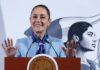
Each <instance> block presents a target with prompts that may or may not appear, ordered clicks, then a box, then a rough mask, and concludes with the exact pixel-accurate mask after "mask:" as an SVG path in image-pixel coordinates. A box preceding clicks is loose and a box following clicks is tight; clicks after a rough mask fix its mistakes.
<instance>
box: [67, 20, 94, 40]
mask: <svg viewBox="0 0 100 70" xmlns="http://www.w3.org/2000/svg"><path fill="white" fill-rule="evenodd" d="M89 26H90V27H92V25H91V24H90V23H88V22H84V21H80V22H76V23H74V24H72V25H71V27H70V28H69V31H68V41H71V40H72V39H73V35H77V36H78V37H79V41H81V40H82V35H83V33H84V32H85V31H86V30H87V29H88V27H89Z"/></svg>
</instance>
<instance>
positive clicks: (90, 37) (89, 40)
mask: <svg viewBox="0 0 100 70" xmlns="http://www.w3.org/2000/svg"><path fill="white" fill-rule="evenodd" d="M80 45H81V47H82V48H84V49H85V50H87V51H93V50H94V49H95V47H96V36H95V32H94V30H93V28H92V27H88V29H87V30H86V31H85V32H84V33H83V35H82V40H81V41H80Z"/></svg>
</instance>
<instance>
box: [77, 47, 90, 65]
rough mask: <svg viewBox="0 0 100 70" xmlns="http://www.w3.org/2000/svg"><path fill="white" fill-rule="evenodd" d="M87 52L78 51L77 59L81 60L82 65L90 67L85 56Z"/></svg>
mask: <svg viewBox="0 0 100 70" xmlns="http://www.w3.org/2000/svg"><path fill="white" fill-rule="evenodd" d="M85 54H86V52H85V51H82V50H81V49H78V50H77V52H76V57H78V58H80V59H81V64H86V65H88V66H89V63H88V62H87V58H86V56H85Z"/></svg>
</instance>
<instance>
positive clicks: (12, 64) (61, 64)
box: [4, 57, 80, 70]
mask: <svg viewBox="0 0 100 70" xmlns="http://www.w3.org/2000/svg"><path fill="white" fill-rule="evenodd" d="M30 59H31V58H18V57H17V58H16V57H5V65H4V67H5V70H27V64H28V62H29V60H30ZM54 59H55V60H56V62H57V64H58V70H80V58H54Z"/></svg>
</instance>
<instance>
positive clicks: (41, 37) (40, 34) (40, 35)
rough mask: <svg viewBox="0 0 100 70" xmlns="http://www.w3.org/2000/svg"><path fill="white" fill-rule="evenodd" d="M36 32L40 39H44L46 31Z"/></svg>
mask: <svg viewBox="0 0 100 70" xmlns="http://www.w3.org/2000/svg"><path fill="white" fill-rule="evenodd" d="M34 33H35V35H36V36H37V37H38V38H39V39H41V40H42V39H43V37H44V35H45V33H43V32H34Z"/></svg>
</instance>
